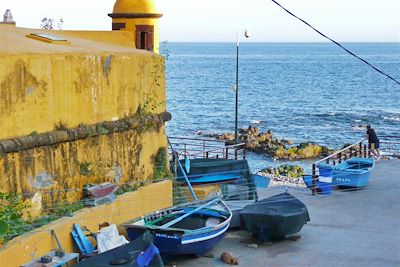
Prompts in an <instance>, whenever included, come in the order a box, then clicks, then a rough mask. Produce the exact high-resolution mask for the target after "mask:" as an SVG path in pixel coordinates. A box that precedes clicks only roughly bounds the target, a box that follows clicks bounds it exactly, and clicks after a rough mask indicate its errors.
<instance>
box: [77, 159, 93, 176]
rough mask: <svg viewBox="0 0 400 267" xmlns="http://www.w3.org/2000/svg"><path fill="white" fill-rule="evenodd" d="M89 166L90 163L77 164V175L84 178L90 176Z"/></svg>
mask: <svg viewBox="0 0 400 267" xmlns="http://www.w3.org/2000/svg"><path fill="white" fill-rule="evenodd" d="M91 164H92V163H90V162H86V161H83V162H81V163H79V173H80V174H81V175H84V176H88V175H90V174H91V173H92V170H91V169H90V165H91Z"/></svg>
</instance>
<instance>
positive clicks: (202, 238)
mask: <svg viewBox="0 0 400 267" xmlns="http://www.w3.org/2000/svg"><path fill="white" fill-rule="evenodd" d="M228 226H229V225H227V226H225V227H224V228H222V229H217V230H215V231H210V232H207V233H203V234H197V235H191V236H185V235H182V236H180V235H179V236H176V235H169V234H165V233H153V237H154V245H155V246H156V247H157V248H158V249H159V250H160V253H161V255H163V256H177V255H201V254H205V253H206V252H208V251H210V250H211V249H213V248H214V247H215V246H216V245H217V244H218V243H219V242H220V241H221V240H222V239H223V237H224V236H225V233H226V230H227V229H228ZM126 230H127V233H128V237H129V239H131V240H133V239H136V238H137V237H139V236H140V235H142V234H143V232H144V231H145V230H144V229H129V228H126Z"/></svg>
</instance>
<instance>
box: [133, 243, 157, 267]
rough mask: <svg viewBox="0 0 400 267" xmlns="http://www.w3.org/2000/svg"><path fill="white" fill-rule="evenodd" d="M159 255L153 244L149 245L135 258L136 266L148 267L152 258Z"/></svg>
mask: <svg viewBox="0 0 400 267" xmlns="http://www.w3.org/2000/svg"><path fill="white" fill-rule="evenodd" d="M157 254H158V255H159V254H160V251H159V250H158V248H157V247H156V246H154V244H150V246H149V247H148V248H147V249H146V250H145V251H142V252H141V253H139V255H138V256H137V259H136V261H137V265H138V266H139V267H148V266H150V263H151V261H152V260H153V258H154V256H156V255H157Z"/></svg>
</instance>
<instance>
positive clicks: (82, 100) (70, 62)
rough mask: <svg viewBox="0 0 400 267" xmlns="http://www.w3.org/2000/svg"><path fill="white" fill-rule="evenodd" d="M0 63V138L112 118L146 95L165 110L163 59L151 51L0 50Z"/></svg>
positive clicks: (133, 107)
mask: <svg viewBox="0 0 400 267" xmlns="http://www.w3.org/2000/svg"><path fill="white" fill-rule="evenodd" d="M36 42H38V41H36ZM0 62H1V64H0V125H1V131H0V140H1V139H7V138H13V137H18V136H25V135H29V134H31V133H32V132H39V133H41V132H48V131H52V130H54V129H55V126H56V125H57V124H59V122H62V124H64V125H66V126H67V127H68V128H71V127H76V126H78V125H79V124H81V123H84V124H93V123H96V122H100V121H112V120H117V119H120V118H122V117H124V116H126V115H129V114H133V113H135V112H136V110H137V108H138V107H139V104H140V103H143V102H144V101H145V100H146V99H150V100H152V102H153V104H156V105H155V106H156V109H155V110H154V112H155V113H159V112H162V111H165V78H164V60H163V58H162V57H161V56H158V55H155V54H151V53H147V54H139V53H138V54H133V53H132V54H118V53H108V54H66V53H61V54H49V55H46V54H38V55H30V54H18V55H13V56H10V55H3V56H2V55H1V54H0ZM160 138H165V136H161V135H160Z"/></svg>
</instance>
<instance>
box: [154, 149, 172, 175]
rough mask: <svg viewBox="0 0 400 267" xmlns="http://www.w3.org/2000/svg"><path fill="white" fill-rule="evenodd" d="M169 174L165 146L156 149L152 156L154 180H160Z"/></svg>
mask: <svg viewBox="0 0 400 267" xmlns="http://www.w3.org/2000/svg"><path fill="white" fill-rule="evenodd" d="M168 175H169V171H168V151H167V149H166V148H165V147H161V148H160V149H158V152H157V154H156V156H155V157H154V177H153V180H154V181H158V180H161V179H163V178H165V177H167V176H168Z"/></svg>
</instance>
